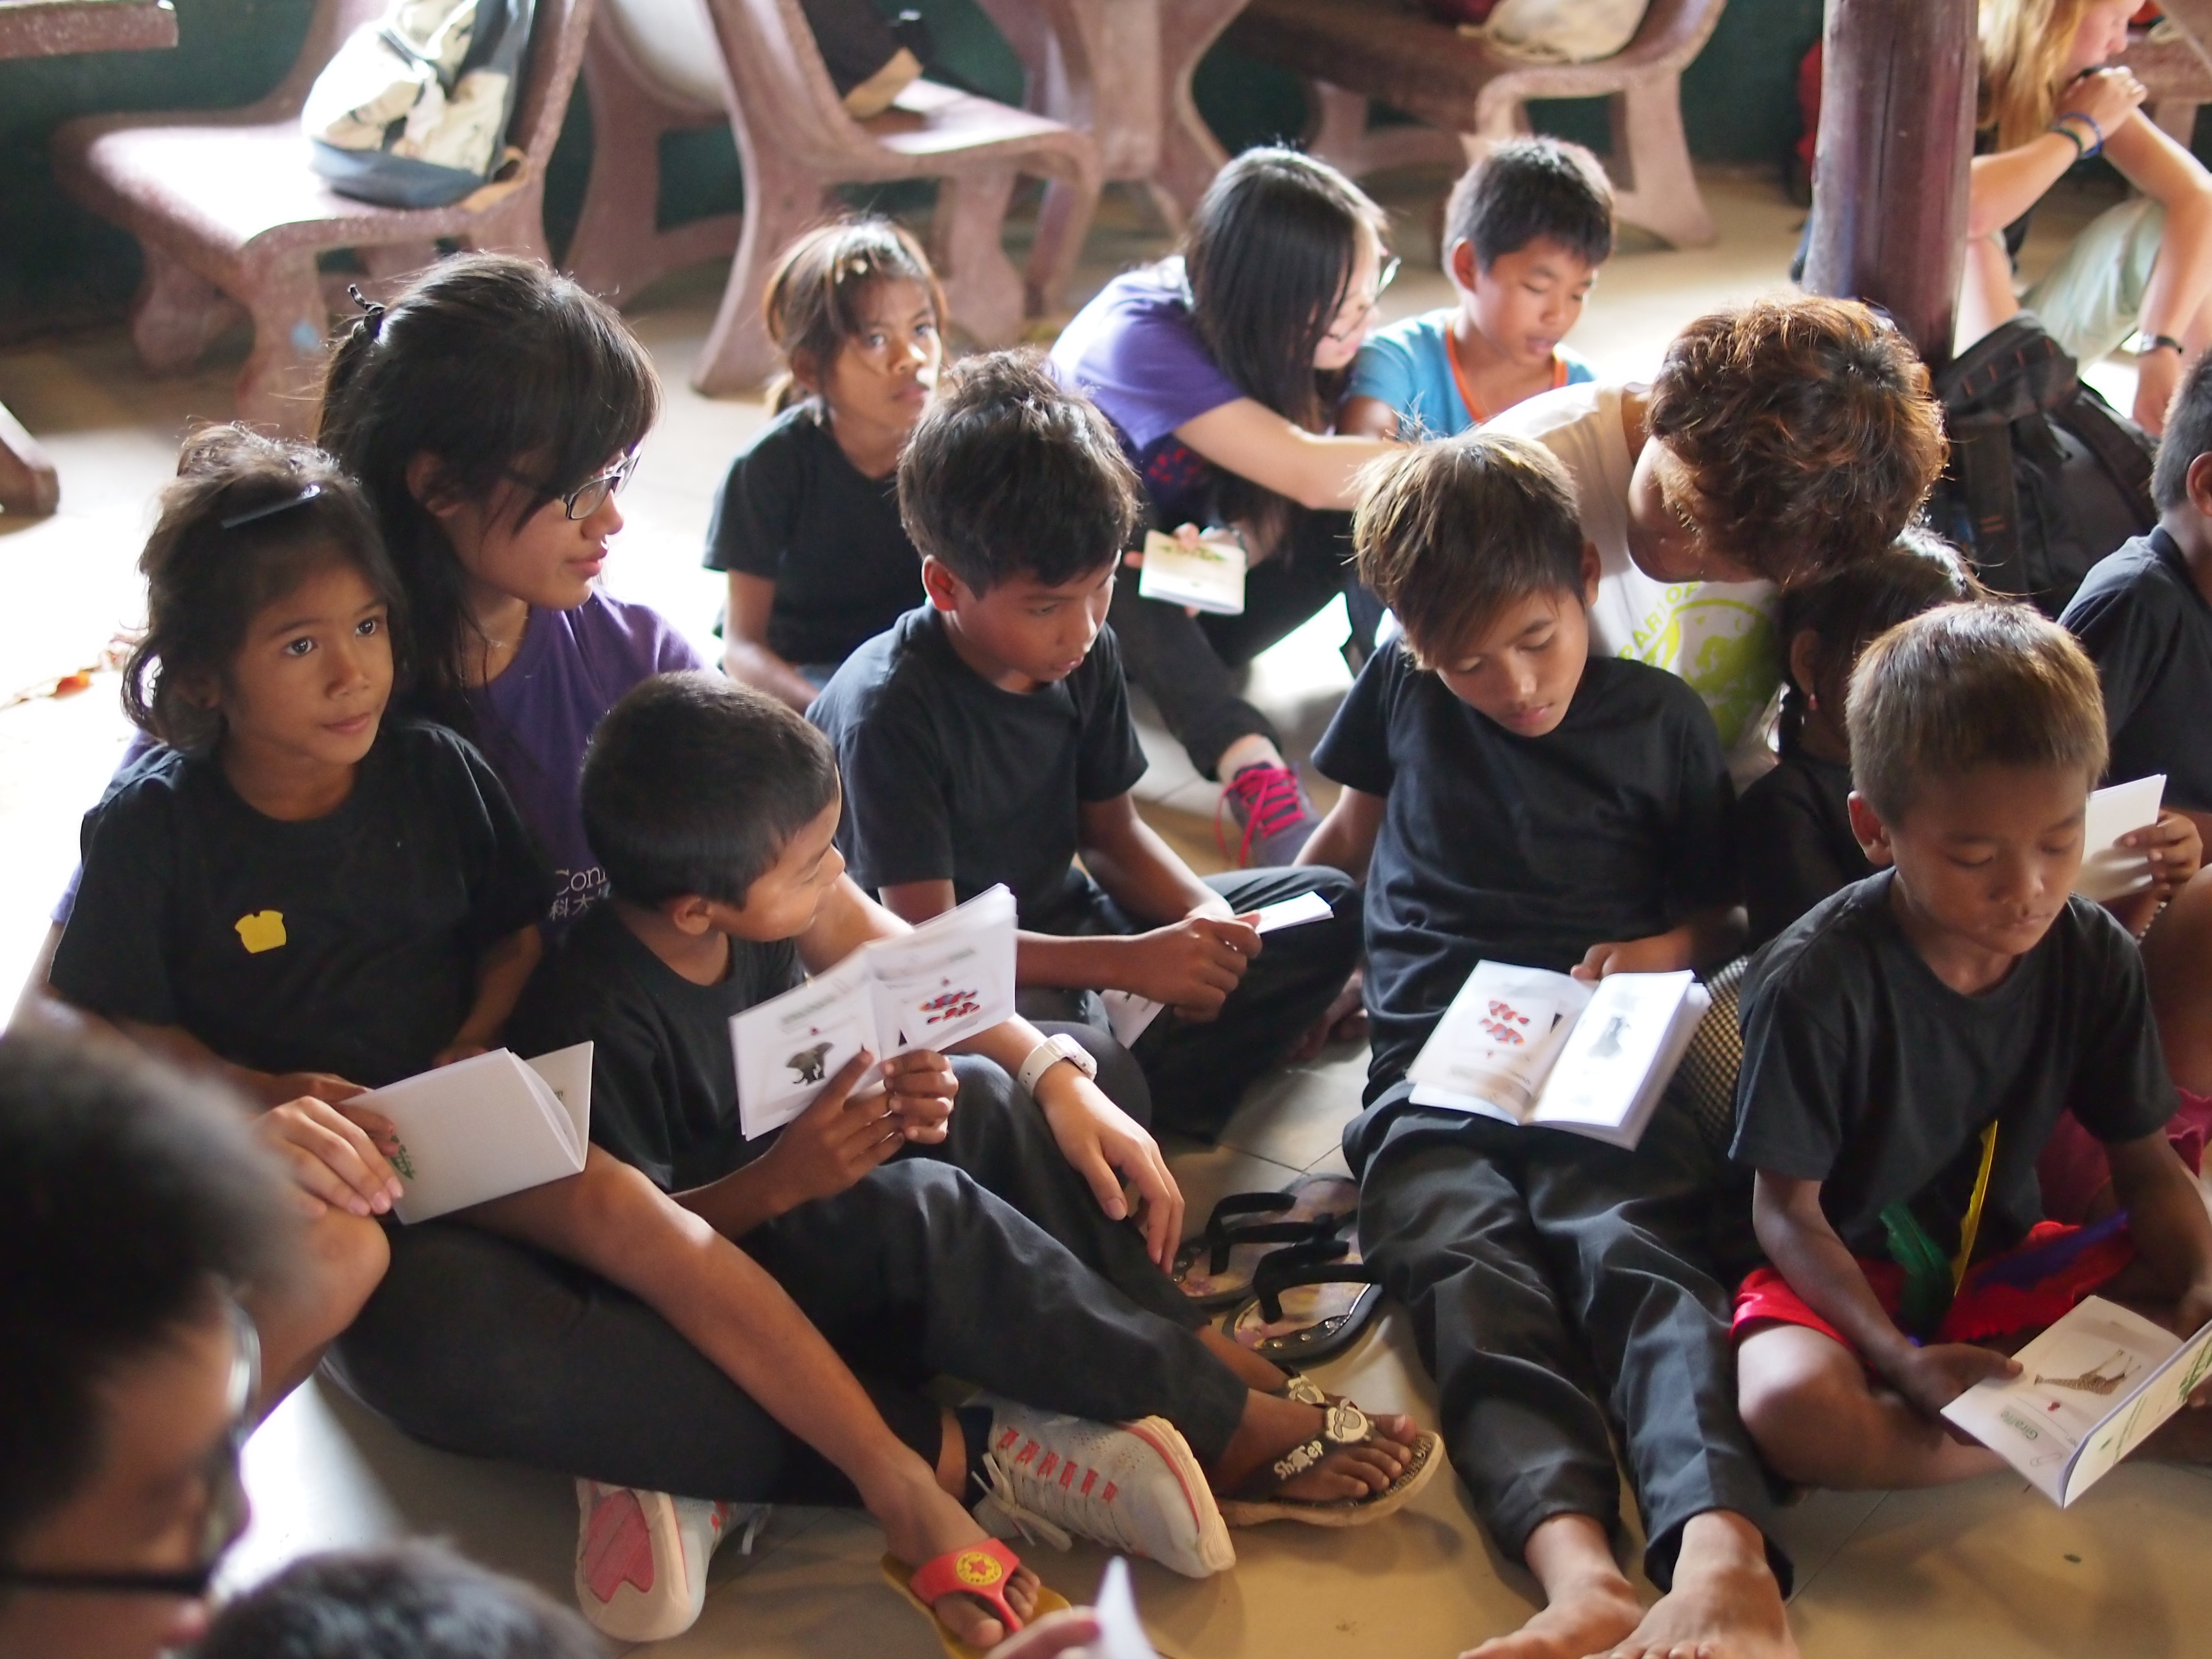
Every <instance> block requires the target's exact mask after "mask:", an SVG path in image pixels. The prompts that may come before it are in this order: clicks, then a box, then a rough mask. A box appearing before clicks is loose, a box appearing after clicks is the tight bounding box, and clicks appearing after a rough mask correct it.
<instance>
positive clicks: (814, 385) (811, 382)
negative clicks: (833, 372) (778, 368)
mask: <svg viewBox="0 0 2212 1659" xmlns="http://www.w3.org/2000/svg"><path fill="white" fill-rule="evenodd" d="M791 379H792V383H793V385H795V386H798V387H799V388H800V390H802V391H804V392H805V393H806V394H807V395H808V396H809V397H816V398H818V397H820V396H821V395H822V365H821V364H819V363H817V362H815V361H814V354H813V353H812V352H811V351H805V350H800V351H794V352H793V353H792V354H791Z"/></svg>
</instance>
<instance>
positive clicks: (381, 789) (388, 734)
mask: <svg viewBox="0 0 2212 1659" xmlns="http://www.w3.org/2000/svg"><path fill="white" fill-rule="evenodd" d="M140 568H141V569H142V570H143V572H144V573H145V575H146V579H147V627H146V633H145V635H144V637H143V639H142V640H141V641H140V642H139V644H138V647H137V650H136V651H135V652H134V653H133V654H132V657H131V662H130V665H129V666H128V668H127V670H126V671H125V676H124V684H125V707H126V708H128V710H129V711H130V714H131V718H132V720H134V721H135V722H136V723H137V725H138V726H139V727H140V728H141V729H142V730H143V731H144V732H148V733H149V734H150V735H151V736H152V737H154V738H156V739H158V740H159V742H158V744H157V746H155V747H154V748H152V749H150V750H148V751H147V752H146V753H144V754H143V755H142V756H141V757H139V758H138V759H137V761H136V762H134V763H132V764H131V765H130V766H128V767H126V768H125V770H124V771H123V772H122V774H121V775H119V776H118V779H117V781H115V783H114V784H113V785H112V786H111V787H110V789H109V791H108V793H107V796H106V799H104V800H103V801H102V802H101V803H100V805H98V806H97V807H95V808H94V810H93V811H91V812H90V813H88V815H87V816H86V818H85V828H84V848H83V854H84V871H83V881H82V888H81V890H80V891H79V893H78V895H77V899H76V906H75V908H74V909H73V911H72V913H71V915H70V920H69V923H68V926H67V928H66V929H65V931H64V933H63V934H62V936H61V940H60V943H59V945H58V948H57V950H56V951H55V955H54V960H53V965H52V987H53V990H54V992H55V993H56V994H58V995H59V996H60V997H61V998H62V999H63V1000H65V1001H66V1002H68V1003H70V1004H71V1005H73V1006H75V1007H76V1008H77V1009H79V1010H81V1011H82V1012H85V1013H87V1014H89V1015H93V1016H95V1017H97V1018H100V1019H101V1020H104V1021H106V1022H107V1023H108V1024H112V1025H114V1026H116V1027H118V1028H119V1029H120V1030H122V1031H123V1032H124V1033H125V1035H126V1036H130V1037H131V1038H133V1039H134V1040H136V1041H137V1042H139V1043H140V1044H141V1045H142V1046H143V1047H145V1048H150V1049H153V1050H155V1051H156V1052H158V1053H161V1054H167V1056H169V1057H170V1058H172V1059H173V1060H179V1061H181V1062H183V1063H185V1065H187V1066H193V1067H196V1068H204V1069H208V1070H212V1071H216V1072H217V1073H221V1074H222V1075H223V1076H224V1077H225V1078H226V1079H228V1081H230V1082H231V1083H232V1084H234V1085H236V1086H237V1087H238V1088H239V1089H240V1090H241V1091H244V1092H245V1093H246V1094H247V1095H248V1096H250V1097H252V1098H254V1099H255V1100H257V1101H258V1102H259V1103H261V1104H262V1105H263V1106H264V1108H267V1109H269V1113H268V1117H267V1118H266V1120H265V1121H264V1122H265V1127H264V1133H265V1134H266V1135H267V1136H268V1137H269V1138H270V1139H272V1140H273V1141H275V1142H276V1144H277V1145H278V1146H279V1148H280V1150H281V1151H282V1152H283V1153H284V1154H285V1156H286V1157H287V1158H288V1159H289V1162H290V1164H292V1167H293V1169H294V1170H295V1176H297V1178H298V1179H299V1180H300V1182H301V1185H302V1187H303V1188H305V1190H306V1191H307V1193H308V1194H310V1195H311V1200H312V1202H313V1205H314V1206H315V1207H316V1208H317V1210H318V1214H317V1217H316V1220H315V1224H314V1231H313V1234H312V1235H311V1238H310V1248H309V1250H308V1252H307V1255H308V1258H309V1260H310V1261H313V1262H314V1263H316V1264H317V1265H318V1267H319V1279H320V1280H321V1283H322V1286H323V1288H322V1290H321V1291H320V1293H319V1300H320V1305H319V1306H318V1307H317V1308H315V1309H314V1310H313V1316H312V1317H311V1318H309V1319H308V1320H307V1326H308V1327H311V1328H312V1331H311V1333H310V1334H312V1336H313V1339H314V1340H308V1335H307V1334H300V1340H299V1341H298V1342H296V1343H294V1342H292V1341H291V1340H290V1338H291V1337H292V1336H293V1335H295V1334H298V1333H295V1332H293V1331H291V1330H290V1329H289V1323H290V1322H285V1321H281V1320H280V1321H276V1322H271V1321H270V1319H269V1317H268V1316H267V1315H266V1314H265V1313H264V1314H263V1315H262V1317H263V1320H264V1346H265V1347H267V1348H268V1349H269V1350H270V1358H271V1365H270V1370H271V1375H272V1376H275V1377H277V1378H279V1379H284V1380H285V1383H284V1385H286V1386H289V1383H291V1382H296V1381H298V1380H299V1378H300V1377H301V1376H305V1375H306V1374H307V1370H311V1369H313V1364H314V1356H315V1353H316V1352H318V1351H319V1347H320V1346H321V1344H322V1343H324V1342H327V1341H328V1340H330V1339H331V1337H332V1336H333V1335H335V1334H337V1331H338V1330H340V1329H343V1327H344V1325H345V1324H346V1322H348V1321H349V1319H350V1318H351V1317H352V1315H353V1313H354V1311H355V1310H356V1309H357V1308H358V1307H359V1306H360V1305H361V1302H362V1299H363V1298H365V1297H367V1296H368V1293H369V1292H370V1291H371V1290H373V1289H374V1286H375V1285H376V1282H377V1279H378V1278H379V1277H380V1275H381V1273H383V1271H384V1265H385V1260H386V1247H385V1243H384V1238H383V1235H382V1234H381V1232H380V1231H379V1230H378V1228H377V1227H376V1226H375V1225H374V1223H373V1222H372V1220H371V1219H370V1218H371V1217H373V1216H374V1215H380V1214H383V1213H385V1212H388V1210H389V1209H390V1207H391V1206H392V1202H393V1201H394V1200H396V1199H397V1198H398V1194H399V1186H398V1177H397V1176H396V1175H395V1174H394V1172H393V1170H392V1166H391V1164H389V1162H387V1161H386V1158H385V1157H384V1155H383V1153H382V1152H380V1151H379V1150H378V1149H377V1147H376V1146H374V1145H373V1144H372V1139H373V1138H374V1137H376V1136H379V1135H381V1134H383V1133H386V1132H388V1129H389V1125H388V1124H387V1123H386V1121H384V1120H382V1119H381V1118H380V1117H378V1116H376V1115H374V1114H363V1113H360V1112H358V1111H355V1112H351V1113H349V1112H348V1111H346V1110H345V1109H343V1107H342V1106H341V1103H343V1102H344V1101H346V1100H347V1099H349V1097H353V1096H355V1095H358V1094H360V1093H362V1091H363V1090H364V1089H365V1088H368V1087H373V1086H374V1085H380V1084H385V1083H389V1082H392V1081H394V1080H396V1079H399V1078H403V1077H406V1076H409V1075H410V1074H411V1073H416V1072H420V1071H422V1070H425V1069H426V1068H428V1067H429V1066H433V1065H435V1064H437V1063H439V1062H440V1061H441V1060H453V1059H459V1058H460V1057H462V1056H464V1055H465V1054H472V1053H477V1052H480V1051H481V1050H482V1049H483V1048H485V1047H487V1046H488V1045H489V1044H490V1043H492V1042H495V1041H496V1040H497V1037H496V1034H497V1031H498V1029H499V1026H500V1024H501V1022H502V1021H503V1020H504V1019H505V1018H506V1017H507V1012H508V1010H509V1008H510V1007H511V1006H513V1001H514V998H515V995H516V994H517V993H518V992H520V989H521V988H522V983H523V981H524V980H525V979H526V978H527V977H528V976H529V974H530V971H531V969H532V967H533V966H534V965H535V963H536V962H537V960H538V929H537V921H538V916H539V915H542V914H543V913H544V906H545V902H546V898H547V896H548V886H549V884H548V882H547V879H546V877H545V874H544V870H543V868H542V866H540V865H539V864H538V860H537V859H536V857H535V856H534V855H533V854H532V852H531V850H530V848H529V843H528V838H527V836H526V833H525V831H524V829H523V827H522V824H521V822H520V819H519V818H518V817H517V816H516V814H515V811H514V808H513V805H510V804H509V802H508V800H507V792H506V791H505V790H504V789H502V788H501V787H500V784H499V781H498V780H497V779H496V778H495V776H493V775H492V773H491V769H490V768H489V766H487V765H486V764H485V763H484V761H483V757H481V756H479V755H478V754H477V752H476V751H475V750H473V749H471V747H470V746H469V745H468V744H465V743H464V742H462V741H461V740H460V739H459V738H456V737H454V736H453V734H452V733H451V732H447V731H445V730H443V729H441V728H440V727H437V726H427V725H421V724H416V723H412V722H402V721H386V720H385V718H384V713H385V704H386V700H387V699H388V698H389V697H390V696H391V694H392V681H393V677H394V671H395V661H394V648H393V641H392V629H391V623H392V611H394V609H395V608H396V599H397V595H398V580H397V578H396V577H395V575H394V574H393V571H392V566H391V565H390V563H389V562H387V561H386V557H385V553H384V549H383V545H382V543H381V541H380V538H379V537H378V535H377V532H376V526H375V522H374V518H373V517H372V515H371V513H370V512H369V510H368V505H367V503H366V502H365V501H363V500H362V496H361V494H360V492H359V491H358V490H357V489H356V488H355V486H354V485H353V484H352V483H350V482H349V480H348V479H347V478H346V477H345V476H344V475H343V473H341V472H340V471H338V470H337V466H336V465H334V464H333V463H332V462H331V460H330V459H329V458H328V457H327V456H325V455H324V454H322V453H321V452H319V451H318V450H313V449H310V448H307V447H305V446H302V445H295V444H284V443H280V442H277V441H274V440H271V439H267V438H261V437H258V436H256V435H253V434H252V433H250V432H247V431H246V430H244V429H242V428H235V427H223V428H214V429H212V430H210V431H207V432H204V433H202V434H201V435H198V436H197V437H196V438H194V439H193V440H192V441H191V442H189V443H188V444H187V445H186V446H185V453H184V457H183V460H182V462H181V465H180V467H179V477H178V479H177V481H176V482H175V483H173V484H172V485H171V486H170V487H169V488H168V489H167V491H166V492H165V494H164V495H163V497H162V502H161V518H160V520H159V522H158V523H157V524H156V525H155V529H154V532H153V535H152V537H151V538H149V541H148V543H147V545H146V550H145V553H144V556H143V557H142V559H141V560H140ZM257 1311H258V1310H257ZM280 1327H282V1328H281V1329H280ZM280 1392H281V1389H280Z"/></svg>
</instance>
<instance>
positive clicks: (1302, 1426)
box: [1207, 1394, 1420, 1504]
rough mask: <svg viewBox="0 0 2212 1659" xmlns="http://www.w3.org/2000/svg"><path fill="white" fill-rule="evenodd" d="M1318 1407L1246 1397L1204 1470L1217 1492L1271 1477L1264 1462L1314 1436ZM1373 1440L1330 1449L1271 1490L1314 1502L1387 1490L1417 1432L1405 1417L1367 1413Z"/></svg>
mask: <svg viewBox="0 0 2212 1659" xmlns="http://www.w3.org/2000/svg"><path fill="white" fill-rule="evenodd" d="M1322 1418H1323V1411H1322V1407H1319V1406H1305V1405H1301V1404H1299V1403H1298V1402H1297V1401H1295V1400H1285V1399H1281V1398H1279V1397H1278V1396H1275V1395H1263V1394H1251V1395H1246V1396H1245V1407H1244V1420H1243V1422H1242V1423H1241V1424H1239V1425H1237V1433H1236V1436H1235V1437H1233V1438H1232V1439H1231V1441H1230V1443H1229V1449H1228V1450H1227V1451H1225V1453H1223V1454H1222V1456H1221V1461H1220V1462H1218V1464H1216V1465H1215V1467H1214V1468H1212V1469H1210V1470H1209V1471H1207V1477H1208V1480H1209V1481H1210V1483H1211V1484H1212V1487H1213V1489H1214V1491H1215V1492H1218V1493H1221V1494H1223V1495H1225V1496H1234V1495H1236V1494H1237V1493H1238V1492H1242V1491H1243V1488H1244V1487H1245V1486H1246V1485H1247V1484H1249V1483H1250V1482H1251V1481H1253V1480H1255V1478H1271V1477H1268V1475H1267V1465H1268V1464H1270V1463H1273V1462H1274V1461H1275V1460H1276V1459H1277V1458H1279V1457H1281V1456H1283V1455H1285V1453H1287V1452H1289V1451H1291V1449H1293V1448H1296V1447H1298V1446H1302V1445H1304V1443H1306V1442H1307V1441H1309V1440H1311V1439H1314V1438H1316V1437H1318V1436H1319V1435H1320V1433H1321V1431H1322ZM1368 1420H1369V1421H1370V1423H1371V1424H1373V1425H1374V1429H1375V1436H1374V1438H1372V1439H1370V1440H1369V1441H1367V1442H1365V1443H1364V1444H1361V1445H1358V1446H1342V1447H1338V1448H1336V1449H1334V1450H1332V1451H1331V1452H1330V1453H1329V1454H1328V1456H1326V1457H1324V1458H1323V1459H1322V1461H1321V1462H1318V1463H1316V1465H1314V1467H1313V1468H1310V1469H1308V1470H1306V1471H1305V1472H1304V1474H1300V1475H1298V1476H1297V1477H1296V1478H1295V1479H1293V1480H1288V1481H1285V1482H1284V1483H1283V1485H1282V1486H1279V1487H1277V1488H1275V1489H1274V1490H1275V1491H1276V1492H1279V1494H1280V1495H1281V1496H1282V1497H1285V1498H1299V1499H1303V1500H1304V1501H1306V1502H1308V1503H1315V1504H1341V1503H1346V1502H1355V1503H1356V1502H1358V1500H1359V1499H1361V1498H1366V1497H1368V1496H1369V1495H1370V1494H1371V1493H1374V1492H1384V1491H1387V1490H1389V1486H1390V1485H1391V1483H1392V1482H1393V1481H1395V1480H1397V1478H1398V1477H1399V1476H1400V1475H1401V1474H1404V1473H1405V1472H1406V1467H1407V1463H1408V1462H1410V1461H1411V1459H1412V1456H1413V1446H1414V1443H1415V1442H1417V1441H1418V1440H1419V1438H1420V1431H1419V1428H1418V1427H1416V1426H1415V1425H1414V1423H1413V1419H1411V1418H1410V1417H1398V1416H1389V1417H1370V1418H1369V1419H1368Z"/></svg>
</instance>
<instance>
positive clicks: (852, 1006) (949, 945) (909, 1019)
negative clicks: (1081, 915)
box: [730, 886, 1014, 1140]
mask: <svg viewBox="0 0 2212 1659" xmlns="http://www.w3.org/2000/svg"><path fill="white" fill-rule="evenodd" d="M1013 1017H1014V896H1013V895H1012V893H1010V892H1008V891H1007V890H1006V889H1005V888H1004V887H1002V886H1001V887H993V888H991V889H989V890H987V891H984V892H981V893H978V894H976V895H975V897H974V898H971V899H969V901H968V902H967V903H965V904H963V905H961V906H959V907H958V908H956V909H951V910H948V911H946V912H945V914H944V915H941V916H933V917H932V918H931V919H930V920H929V921H926V922H924V923H922V925H921V927H917V928H915V930H914V931H913V932H912V933H901V934H899V935H898V936H897V937H896V938H895V939H871V940H870V941H869V942H868V943H867V944H866V945H862V946H861V947H860V949H859V950H857V951H854V952H853V954H852V955H850V956H848V957H846V958H845V959H844V961H842V962H841V963H838V964H837V965H836V967H835V968H832V969H829V970H828V971H827V972H826V973H820V974H817V975H814V977H813V978H811V979H810V980H808V981H806V983H805V984H804V985H800V986H796V987H793V988H792V989H791V990H788V991H786V992H785V993H784V994H782V995H781V996H780V997H771V998H769V1000H767V1001H766V1002H762V1003H757V1004H755V1005H754V1006H752V1007H750V1008H748V1009H746V1010H745V1011H744V1012H743V1013H741V1014H738V1015H735V1016H733V1017H732V1018H731V1020H730V1047H731V1051H732V1054H733V1055H734V1056H735V1058H736V1060H737V1067H738V1121H739V1122H740V1124H741V1125H742V1126H743V1127H744V1132H745V1139H748V1140H750V1139H754V1138H755V1137H757V1136H759V1135H764V1134H766V1133H769V1130H771V1129H780V1128H781V1127H783V1126H784V1125H785V1124H787V1123H788V1122H790V1121H791V1120H792V1119H793V1118H795V1117H797V1116H798V1115H799V1114H800V1113H801V1112H803V1111H805V1109H806V1108H807V1107H808V1105H810V1104H811V1103H812V1101H813V1099H814V1097H816V1096H817V1095H818V1094H820V1093H821V1092H822V1086H823V1085H824V1084H826V1083H827V1082H829V1079H831V1078H833V1077H835V1076H836V1075H837V1073H838V1072H839V1071H840V1070H842V1068H843V1066H844V1065H845V1062H846V1061H847V1060H850V1059H852V1057H853V1056H854V1054H858V1053H860V1050H861V1049H863V1048H866V1050H867V1051H868V1052H869V1053H871V1054H874V1055H875V1056H876V1057H877V1058H878V1060H887V1059H889V1058H890V1057H891V1056H892V1055H894V1054H909V1053H912V1052H913V1051H914V1050H915V1049H917V1048H933V1049H939V1050H942V1049H944V1048H950V1047H951V1045H952V1044H954V1043H956V1042H960V1041H962V1040H963V1039H964V1038H967V1037H971V1036H975V1033H977V1032H978V1031H987V1030H990V1028H991V1027H992V1026H994V1025H996V1024H1000V1023H1001V1022H1002V1021H1005V1020H1009V1019H1012V1018H1013ZM865 1081H866V1079H863V1082H864V1083H865Z"/></svg>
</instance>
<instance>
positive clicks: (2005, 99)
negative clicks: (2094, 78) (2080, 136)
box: [1975, 0, 2098, 149]
mask: <svg viewBox="0 0 2212 1659" xmlns="http://www.w3.org/2000/svg"><path fill="white" fill-rule="evenodd" d="M2097 3H2098V0H1981V42H1982V89H1981V107H1980V110H1979V112H1978V115H1977V117H1976V121H1975V125H1978V126H1981V127H1995V128H1996V135H1997V148H1998V149H2015V148H2017V147H2018V146H2020V145H2021V144H2024V143H2027V141H2028V140H2029V139H2031V138H2033V137H2035V136H2036V135H2037V134H2038V133H2039V132H2041V131H2043V130H2044V129H2045V128H2046V127H2048V126H2049V125H2051V115H2052V113H2053V112H2055V111H2056V110H2057V107H2058V94H2059V92H2060V90H2061V88H2060V86H2059V77H2060V76H2061V75H2062V74H2063V73H2064V71H2065V68H2066V55H2067V53H2068V52H2070V51H2072V50H2073V46H2074V36H2075V33H2077V32H2078V31H2079V30H2080V28H2081V19H2082V17H2083V15H2085V14H2086V13H2087V11H2088V10H2089V9H2090V8H2091V7H2092V6H2093V5H2095V4H2097Z"/></svg>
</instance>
